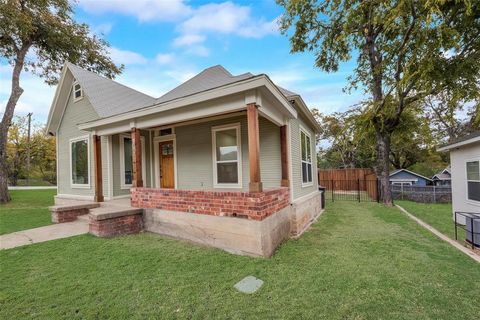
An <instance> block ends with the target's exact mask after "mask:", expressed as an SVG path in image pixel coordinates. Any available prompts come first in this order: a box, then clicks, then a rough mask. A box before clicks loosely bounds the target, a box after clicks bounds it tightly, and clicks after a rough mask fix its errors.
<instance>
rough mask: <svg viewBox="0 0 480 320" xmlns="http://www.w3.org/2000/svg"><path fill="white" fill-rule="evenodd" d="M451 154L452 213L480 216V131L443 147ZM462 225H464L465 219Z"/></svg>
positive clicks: (462, 220) (441, 149)
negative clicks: (467, 213)
mask: <svg viewBox="0 0 480 320" xmlns="http://www.w3.org/2000/svg"><path fill="white" fill-rule="evenodd" d="M438 151H449V152H450V167H451V172H452V211H453V215H455V212H469V213H477V214H480V131H476V132H473V133H471V134H469V135H467V136H464V137H462V138H459V139H457V140H455V141H452V142H451V143H449V144H447V145H445V146H442V147H441V148H439V149H438ZM459 218H460V219H461V221H460V222H461V223H464V221H465V220H464V219H463V218H462V217H459Z"/></svg>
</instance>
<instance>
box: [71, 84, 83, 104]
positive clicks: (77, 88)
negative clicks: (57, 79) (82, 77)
mask: <svg viewBox="0 0 480 320" xmlns="http://www.w3.org/2000/svg"><path fill="white" fill-rule="evenodd" d="M82 98H83V90H82V86H81V85H80V83H78V82H75V83H74V84H73V101H78V100H80V99H82Z"/></svg>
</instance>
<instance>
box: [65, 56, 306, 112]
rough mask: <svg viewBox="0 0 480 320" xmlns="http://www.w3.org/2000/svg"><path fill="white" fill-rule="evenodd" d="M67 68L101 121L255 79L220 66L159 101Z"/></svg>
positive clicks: (85, 72)
mask: <svg viewBox="0 0 480 320" xmlns="http://www.w3.org/2000/svg"><path fill="white" fill-rule="evenodd" d="M68 68H69V69H70V71H71V72H72V74H73V76H74V78H75V79H76V80H77V81H78V82H79V83H80V85H81V86H82V88H83V90H84V93H85V95H86V96H88V98H89V101H90V103H91V104H92V106H93V108H94V109H95V111H96V112H97V113H98V115H99V116H100V117H101V118H105V117H110V116H114V115H117V114H121V113H124V112H128V111H133V110H138V109H142V108H145V107H148V106H151V105H153V104H158V103H163V102H167V101H171V100H175V99H179V98H183V97H186V96H190V95H193V94H196V93H200V92H203V91H207V90H211V89H214V88H218V87H222V86H225V85H228V84H231V83H235V82H237V81H242V80H246V79H249V78H253V77H255V75H253V74H252V73H250V72H247V73H244V74H240V75H238V76H234V75H232V74H231V73H230V72H228V70H226V69H225V68H224V67H222V66H221V65H216V66H213V67H210V68H207V69H205V70H203V71H202V72H200V73H199V74H197V75H196V76H194V77H193V78H191V79H189V80H187V81H185V82H184V83H182V84H180V85H179V86H177V87H175V88H174V89H172V90H170V91H169V92H167V93H165V94H164V95H163V96H161V97H160V98H157V99H155V98H153V97H151V96H149V95H146V94H144V93H141V92H139V91H137V90H134V89H132V88H129V87H127V86H124V85H122V84H120V83H118V82H115V81H113V80H111V79H107V78H104V77H102V76H100V75H98V74H96V73H93V72H90V71H87V70H84V69H82V68H80V67H77V66H76V65H74V64H71V63H68ZM277 87H278V89H279V90H280V91H281V92H282V94H283V95H285V96H286V97H287V98H288V97H291V96H297V95H298V94H297V93H295V92H292V91H289V90H287V89H285V88H282V87H279V86H277Z"/></svg>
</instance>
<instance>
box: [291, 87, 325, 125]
mask: <svg viewBox="0 0 480 320" xmlns="http://www.w3.org/2000/svg"><path fill="white" fill-rule="evenodd" d="M291 98H293V99H294V100H295V101H298V102H299V103H297V104H298V106H299V107H300V109H301V110H302V113H303V114H304V115H305V116H306V117H307V119H308V120H309V121H310V124H311V125H313V127H314V128H315V131H316V133H319V132H320V131H321V128H320V125H319V124H318V122H317V120H316V119H315V117H314V116H313V114H312V112H311V111H310V109H308V107H307V105H306V103H305V101H303V99H302V97H301V96H299V95H295V96H291Z"/></svg>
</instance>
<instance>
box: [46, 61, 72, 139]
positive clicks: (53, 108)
mask: <svg viewBox="0 0 480 320" xmlns="http://www.w3.org/2000/svg"><path fill="white" fill-rule="evenodd" d="M66 73H67V65H64V66H63V68H62V73H61V75H60V81H59V83H58V85H57V88H56V89H55V95H54V96H53V101H52V104H51V105H50V111H49V113H48V120H47V127H46V132H47V134H48V133H49V132H51V130H50V127H51V126H52V119H53V117H54V115H55V114H56V113H57V112H59V111H57V108H56V106H57V102H58V97H59V96H60V92H61V90H62V87H63V82H64V81H65V75H66ZM65 106H66V105H65ZM65 106H64V108H65ZM62 114H63V111H62ZM59 126H60V121H59V123H58V125H57V128H56V129H55V131H54V133H55V134H56V133H57V131H58V127H59Z"/></svg>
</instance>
